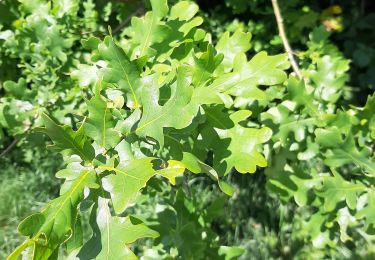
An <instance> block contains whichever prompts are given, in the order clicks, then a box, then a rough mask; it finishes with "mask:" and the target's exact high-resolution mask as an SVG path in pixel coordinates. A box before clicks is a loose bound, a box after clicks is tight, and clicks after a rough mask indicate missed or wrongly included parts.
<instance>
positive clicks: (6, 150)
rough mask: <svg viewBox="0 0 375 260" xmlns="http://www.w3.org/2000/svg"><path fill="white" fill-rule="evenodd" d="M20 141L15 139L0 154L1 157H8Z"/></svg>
mask: <svg viewBox="0 0 375 260" xmlns="http://www.w3.org/2000/svg"><path fill="white" fill-rule="evenodd" d="M18 141H19V139H17V138H16V139H14V140H13V142H11V143H10V145H9V146H8V147H7V148H6V149H5V150H4V151H3V152H2V153H1V154H0V157H3V156H4V155H6V154H7V153H8V152H9V151H10V150H12V149H13V147H14V146H15V145H16V144H17V143H18Z"/></svg>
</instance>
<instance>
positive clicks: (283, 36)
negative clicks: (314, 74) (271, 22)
mask: <svg viewBox="0 0 375 260" xmlns="http://www.w3.org/2000/svg"><path fill="white" fill-rule="evenodd" d="M271 1H272V7H273V12H274V14H275V17H276V22H277V27H278V29H279V35H280V37H281V40H282V41H283V45H284V48H285V51H286V52H287V53H288V58H289V61H290V64H291V65H292V68H293V71H294V73H296V75H297V77H298V78H299V79H302V78H303V77H302V73H301V71H300V69H299V66H298V63H297V61H296V60H295V58H294V56H293V50H292V48H291V47H290V44H289V41H288V38H287V37H286V34H285V29H284V23H283V17H282V16H281V13H280V8H279V4H278V3H277V0H271Z"/></svg>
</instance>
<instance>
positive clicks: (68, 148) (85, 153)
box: [42, 113, 95, 162]
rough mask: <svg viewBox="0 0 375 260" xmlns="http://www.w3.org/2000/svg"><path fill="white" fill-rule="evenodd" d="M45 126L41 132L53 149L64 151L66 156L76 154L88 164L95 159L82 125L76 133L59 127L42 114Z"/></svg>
mask: <svg viewBox="0 0 375 260" xmlns="http://www.w3.org/2000/svg"><path fill="white" fill-rule="evenodd" d="M42 119H43V122H44V125H45V129H44V130H43V131H44V132H45V133H46V134H47V135H48V136H49V137H50V138H51V140H52V141H53V143H54V146H53V148H55V149H57V150H58V151H64V152H67V153H68V154H76V155H78V156H79V157H81V159H82V160H83V161H87V162H90V161H92V159H94V157H95V151H94V148H93V147H92V145H91V144H90V143H89V142H88V140H87V138H86V136H85V135H84V130H83V125H84V122H83V123H82V125H81V127H80V128H79V129H78V130H77V131H73V130H72V129H71V128H70V127H69V126H60V125H58V124H56V123H55V121H54V120H53V119H52V118H51V117H49V116H48V115H47V114H45V113H43V114H42Z"/></svg>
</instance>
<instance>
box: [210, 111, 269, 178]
mask: <svg viewBox="0 0 375 260" xmlns="http://www.w3.org/2000/svg"><path fill="white" fill-rule="evenodd" d="M205 112H206V115H207V119H208V120H209V121H210V122H211V123H212V124H213V125H214V126H215V125H216V126H215V131H216V132H217V134H218V136H219V138H220V142H221V143H222V144H224V143H229V145H228V147H224V149H223V145H217V147H216V149H215V156H216V157H217V158H216V159H215V160H216V161H218V162H219V163H220V164H221V165H222V167H223V168H224V169H225V170H224V171H223V172H225V173H226V174H227V173H228V172H229V171H230V169H232V168H233V167H234V168H235V169H236V170H237V171H238V172H240V173H254V172H255V171H256V166H260V167H265V166H267V161H266V159H265V158H264V157H263V155H262V154H261V153H260V152H259V151H258V150H257V149H258V145H259V144H262V143H265V142H266V141H268V140H269V139H270V138H271V135H272V131H271V129H269V128H267V127H264V128H260V129H256V128H248V127H243V126H242V125H240V124H239V123H240V122H242V121H244V120H245V119H247V118H248V117H249V116H250V115H251V111H249V110H240V111H237V112H234V113H233V114H231V115H230V116H229V118H230V120H231V121H232V125H233V126H230V127H228V126H227V125H225V124H224V123H223V120H222V119H220V117H218V114H217V112H218V111H217V110H213V109H206V110H205ZM228 151H229V153H228Z"/></svg>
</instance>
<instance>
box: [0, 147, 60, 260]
mask: <svg viewBox="0 0 375 260" xmlns="http://www.w3.org/2000/svg"><path fill="white" fill-rule="evenodd" d="M61 162H62V160H61V157H60V155H58V154H56V155H55V156H53V153H52V152H51V151H40V150H36V149H32V150H27V152H23V151H21V150H18V149H14V150H13V151H12V152H11V153H9V154H7V155H6V156H5V158H1V159H0V165H1V169H0V259H5V258H6V256H7V255H9V253H11V251H12V250H13V249H14V248H15V247H16V246H17V245H19V244H20V243H22V241H23V240H24V239H25V238H24V237H22V236H21V235H20V234H19V233H18V231H17V226H18V224H19V223H20V221H21V220H22V219H23V218H25V217H26V216H28V215H29V214H31V213H33V212H37V211H38V210H39V209H40V208H41V207H42V206H43V205H44V204H45V202H46V201H49V200H50V199H52V198H54V197H56V196H57V195H58V193H59V181H58V180H57V179H56V178H55V177H54V174H55V173H56V171H57V170H58V168H59V167H60V165H61Z"/></svg>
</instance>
